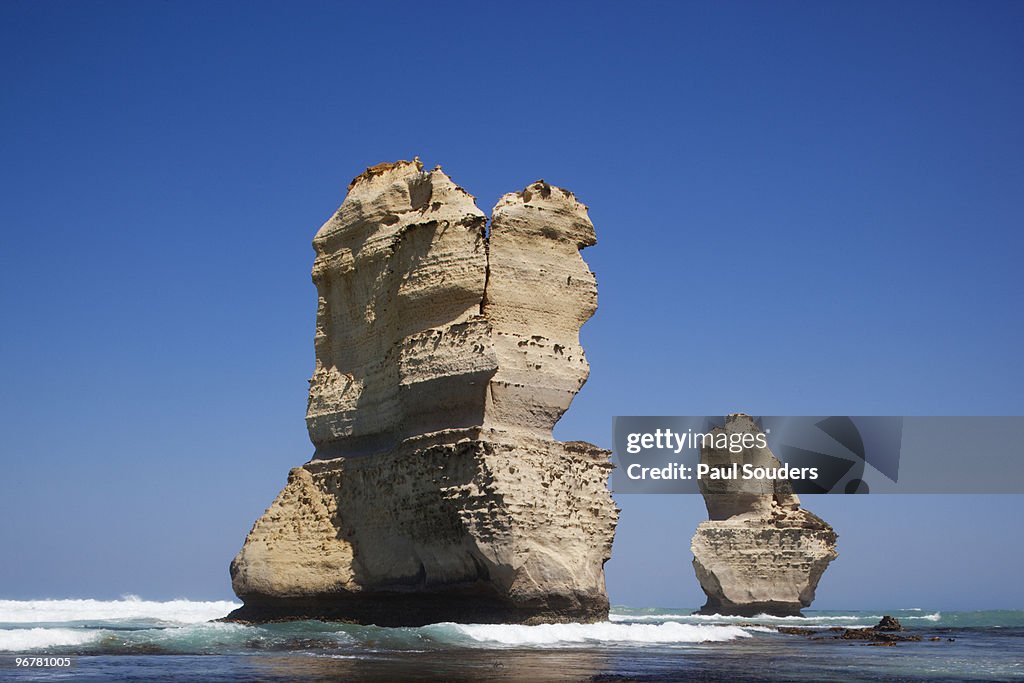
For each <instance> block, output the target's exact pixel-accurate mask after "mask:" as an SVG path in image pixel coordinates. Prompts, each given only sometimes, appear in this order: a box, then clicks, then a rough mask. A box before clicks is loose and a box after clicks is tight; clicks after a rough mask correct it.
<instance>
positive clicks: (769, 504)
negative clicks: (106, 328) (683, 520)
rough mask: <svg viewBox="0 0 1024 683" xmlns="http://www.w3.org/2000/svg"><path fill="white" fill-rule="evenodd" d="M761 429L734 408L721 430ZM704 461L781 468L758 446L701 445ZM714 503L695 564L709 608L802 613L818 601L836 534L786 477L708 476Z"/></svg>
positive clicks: (697, 537)
mask: <svg viewBox="0 0 1024 683" xmlns="http://www.w3.org/2000/svg"><path fill="white" fill-rule="evenodd" d="M721 431H724V432H726V433H728V434H730V435H731V434H760V433H761V431H760V429H759V428H758V426H757V424H756V423H755V422H754V420H753V419H752V418H750V417H748V416H747V415H742V414H737V415H730V416H728V417H727V418H726V421H725V425H724V427H719V428H716V429H715V430H714V433H718V432H721ZM700 461H701V463H703V464H707V465H710V466H711V467H712V468H721V469H722V470H728V469H731V468H732V467H733V465H734V464H739V465H740V466H741V467H742V465H745V464H749V465H751V466H752V467H765V468H778V467H780V466H781V463H780V462H779V460H778V459H777V458H776V457H775V456H774V455H773V454H772V452H771V450H769V449H768V448H767V447H765V448H759V447H757V445H754V446H753V447H749V448H743V450H742V451H741V452H739V453H731V452H730V451H729V450H728V448H723V449H715V448H702V449H701V458H700ZM699 484H700V490H701V493H702V494H703V496H704V503H705V505H706V507H707V510H708V518H709V519H708V521H706V522H701V524H700V525H699V526H698V527H697V532H696V533H695V534H694V535H693V539H692V541H691V545H690V549H691V550H692V551H693V568H694V571H695V572H696V573H697V580H698V581H700V585H701V588H702V589H703V590H704V593H705V594H706V595H707V603H706V604H705V605H704V607H702V608H701V610H700V611H701V612H702V613H704V614H729V615H740V616H754V615H757V614H771V615H778V616H788V615H798V614H800V610H801V609H802V608H804V607H808V606H810V604H811V602H812V601H813V600H814V591H815V589H816V588H817V586H818V580H819V579H820V578H821V575H822V574H823V573H824V572H825V568H826V567H828V564H829V562H831V561H832V560H834V559H835V558H836V557H837V556H838V554H837V553H836V550H835V547H836V533H835V531H833V530H832V527H830V526H829V525H828V524H826V523H825V522H824V521H823V520H822V519H821V518H820V517H818V516H816V515H814V514H812V513H811V512H809V511H807V510H804V509H802V508H801V507H800V499H799V498H797V496H796V494H794V493H793V490H792V487H791V486H790V484H789V482H788V481H786V480H774V481H770V480H762V479H746V480H745V479H742V478H738V479H707V478H701V480H700V482H699Z"/></svg>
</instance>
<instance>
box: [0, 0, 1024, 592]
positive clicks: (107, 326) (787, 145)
mask: <svg viewBox="0 0 1024 683" xmlns="http://www.w3.org/2000/svg"><path fill="white" fill-rule="evenodd" d="M0 60H2V64H3V68H2V69H0V85H2V88H0V149H2V156H3V159H4V163H2V164H0V182H2V186H3V192H2V193H0V226H2V231H3V243H2V244H3V248H2V250H0V305H2V310H3V311H4V324H3V334H2V335H0V420H2V423H0V425H2V433H3V438H2V439H0V463H2V467H3V470H2V471H3V476H2V477H0V517H2V519H3V520H4V523H3V524H2V525H0V547H2V548H4V553H3V561H2V562H0V597H9V598H29V597H100V598H106V597H116V596H118V595H120V594H122V593H136V594H139V595H142V596H144V597H149V598H172V597H178V596H186V597H192V598H221V597H226V596H229V595H230V586H229V581H228V574H227V564H228V562H229V561H230V559H231V557H232V556H233V555H234V553H235V552H236V551H237V549H238V548H239V546H240V544H241V542H242V540H243V538H244V535H245V533H246V532H247V531H248V529H249V527H250V525H251V524H252V522H253V521H254V520H255V518H256V517H257V516H258V515H259V514H260V513H261V512H262V511H263V509H264V508H265V507H266V506H267V505H268V504H269V503H270V501H271V500H272V499H273V496H274V495H275V494H276V492H277V491H278V490H279V488H280V487H281V486H282V485H283V483H284V480H285V476H286V473H287V471H288V469H289V468H290V467H292V466H296V465H298V464H300V463H302V462H304V461H305V460H306V459H307V458H308V457H309V456H310V455H311V452H312V448H311V446H310V444H309V442H308V438H307V436H306V433H305V426H304V423H303V413H304V409H305V398H306V389H307V384H306V379H307V378H308V376H309V375H310V373H311V371H312V367H313V346H312V333H313V319H314V314H315V303H316V302H315V293H314V288H313V286H312V284H311V283H310V279H309V270H310V267H311V264H312V257H313V253H312V250H311V248H310V240H311V239H312V236H313V234H314V232H315V230H316V228H317V227H318V226H319V225H320V224H321V222H322V221H323V220H324V219H325V218H326V217H327V216H329V215H330V214H331V212H333V210H334V209H335V208H336V207H337V205H338V204H339V203H340V202H341V200H342V199H343V196H344V190H345V187H346V185H347V183H348V181H349V180H350V179H351V178H352V176H354V175H355V174H357V173H359V172H360V171H361V170H362V169H363V168H365V167H366V166H369V165H372V164H375V163H378V162H381V161H390V160H395V159H402V158H411V157H412V156H414V155H419V156H420V157H421V158H422V159H423V160H424V162H425V163H426V164H428V165H430V166H432V165H434V164H438V163H440V164H442V165H443V166H444V168H445V170H446V171H447V172H448V173H449V174H450V175H451V176H452V177H453V178H454V179H455V180H456V182H458V183H459V184H461V185H462V186H464V187H466V188H467V189H468V190H469V191H470V192H472V193H473V194H475V195H476V196H477V197H478V200H479V205H480V206H481V208H483V209H484V210H485V211H489V210H490V207H492V206H493V205H494V203H495V202H496V200H497V199H498V197H499V196H500V195H501V194H503V193H504V192H508V191H512V190H517V189H521V188H522V187H524V186H525V185H526V184H528V183H529V182H531V181H533V180H536V179H538V178H541V177H542V178H545V179H546V180H548V181H549V182H551V183H554V184H557V185H561V186H564V187H567V188H569V189H571V190H573V191H574V192H575V193H576V194H577V195H578V196H579V197H580V199H581V200H582V201H584V202H586V203H587V204H588V205H589V206H590V208H591V217H592V218H593V220H594V223H595V225H596V227H597V234H598V239H599V244H598V245H597V246H596V247H593V248H591V249H588V250H587V251H586V252H585V254H584V255H585V257H586V259H587V261H588V262H589V263H590V266H591V268H592V270H594V271H595V272H596V274H597V277H598V282H599V292H600V308H599V310H598V313H597V315H596V316H595V317H594V318H593V319H592V320H591V321H590V322H589V323H588V324H587V325H586V327H585V328H584V331H583V342H584V346H585V348H586V349H587V353H588V356H589V358H590V362H591V366H592V374H591V379H590V381H589V382H588V384H587V385H586V387H585V388H584V390H583V391H582V392H581V394H580V395H579V396H578V397H577V399H576V401H575V402H574V404H573V407H572V408H571V410H570V411H569V413H567V415H566V416H565V418H564V419H563V420H562V422H561V423H560V424H559V425H558V427H557V429H556V434H557V435H558V436H559V437H561V438H564V439H586V440H589V441H592V442H594V443H597V444H599V445H605V446H607V445H609V444H610V438H611V416H612V415H616V414H636V415H639V414H653V415H659V414H680V415H691V414H693V415H705V414H722V413H725V412H735V411H744V412H748V413H752V414H768V415H785V414H796V415H802V414H812V415H818V414H895V415H904V414H906V415H931V414H934V415H945V414H950V415H960V414H963V415H984V414H994V415H1000V414H1021V413H1024V398H1022V392H1021V389H1020V387H1021V386H1022V384H1024V363H1022V362H1021V360H1020V349H1021V347H1022V338H1021V337H1022V334H1021V333H1022V327H1024V326H1022V314H1021V305H1020V300H1021V293H1022V291H1024V276H1022V274H1021V272H1022V271H1021V266H1020V259H1021V253H1022V247H1024V237H1022V230H1021V228H1022V218H1024V191H1022V188H1024V161H1022V159H1024V154H1022V152H1024V126H1022V125H1021V123H1020V122H1021V121H1024V5H1022V4H1020V3H1013V2H987V3H967V2H957V3H950V2H927V3H913V2H908V3H899V4H896V5H893V4H890V3H881V2H859V3H846V4H839V3H830V2H820V3H812V2H801V3H789V2H778V3H746V2H728V3H710V2H708V3H668V2H666V3H655V2H631V3H611V2H608V3H582V2H581V3H571V2H565V3H550V2H545V3H517V4H515V5H514V6H513V5H499V4H498V3H465V4H459V3H403V2H394V3H388V4H387V5H386V6H384V5H381V6H373V3H340V2H338V3H326V2H323V3H322V2H308V3H269V2H255V3H240V2H220V3H186V2H167V3H155V2H150V3H128V2H123V3H118V2H80V3H71V2H49V3H35V2H15V1H10V2H5V3H2V4H0ZM618 502H619V505H620V506H621V507H622V508H623V515H622V522H621V525H620V530H619V534H618V537H617V540H616V547H615V557H614V558H613V560H612V561H611V562H610V563H609V564H608V567H607V568H608V580H609V591H610V594H611V597H612V600H613V601H614V602H618V603H626V604H633V605H663V606H673V605H674V606H684V607H686V606H698V605H699V604H700V603H701V601H702V597H703V596H702V594H701V593H700V590H699V587H698V585H697V582H696V580H695V578H694V576H693V572H692V569H691V567H690V565H689V561H690V560H689V554H688V547H689V538H690V535H691V534H692V531H693V528H694V527H695V526H696V524H697V523H698V522H699V521H700V520H701V519H702V518H703V505H702V503H701V501H700V499H699V498H695V497H687V496H660V497H659V496H638V495H631V496H620V497H619V498H618ZM805 502H806V503H807V504H808V507H809V508H810V509H812V510H814V511H815V512H817V513H819V514H821V515H822V516H824V517H825V518H826V519H827V520H829V521H830V522H832V523H833V525H834V526H835V527H836V529H837V531H839V533H840V553H841V557H840V559H839V560H837V561H836V562H835V563H834V564H833V565H832V567H831V568H830V569H829V571H828V573H826V575H825V578H824V579H823V580H822V583H821V586H820V588H819V593H818V602H817V603H816V604H815V606H816V607H822V608H827V607H837V608H852V607H861V606H864V607H873V606H890V607H937V608H945V609H951V608H956V607H1016V608H1024V593H1022V588H1021V584H1020V581H1019V575H1018V572H1019V567H1020V566H1021V563H1022V561H1024V551H1022V550H1021V548H1020V544H1019V543H1017V542H1015V540H1014V539H1018V538H1019V536H1020V532H1019V529H1018V527H1017V519H1018V517H1019V515H1020V512H1021V508H1022V503H1024V497H1021V496H987V497H986V496H970V497H963V496H891V497H886V496H868V497H864V498H859V499H857V500H854V499H852V498H849V497H845V498H843V497H818V498H814V499H808V500H807V501H805Z"/></svg>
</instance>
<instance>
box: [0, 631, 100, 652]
mask: <svg viewBox="0 0 1024 683" xmlns="http://www.w3.org/2000/svg"><path fill="white" fill-rule="evenodd" d="M101 635H102V632H100V631H85V630H82V629H74V628H19V629H0V652H31V651H32V650H42V649H45V648H49V647H60V646H70V645H85V644H86V643H90V642H92V641H94V640H97V639H99V638H100V637H101Z"/></svg>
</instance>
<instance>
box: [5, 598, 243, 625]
mask: <svg viewBox="0 0 1024 683" xmlns="http://www.w3.org/2000/svg"><path fill="white" fill-rule="evenodd" d="M240 606H241V605H239V604H238V603H234V602H230V601H228V600H219V601H211V602H197V601H192V600H168V601H166V602H156V601H152V600H141V599H139V598H137V597H134V596H126V597H125V598H123V599H121V600H0V623H8V624H31V623H57V622H66V621H110V620H122V619H145V620H153V621H161V622H168V623H174V624H196V623H201V622H204V621H210V620H211V619H219V618H221V617H223V616H227V614H228V612H230V611H231V610H233V609H235V608H237V607H240Z"/></svg>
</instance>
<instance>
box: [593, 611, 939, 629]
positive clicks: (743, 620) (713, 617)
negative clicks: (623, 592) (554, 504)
mask: <svg viewBox="0 0 1024 683" xmlns="http://www.w3.org/2000/svg"><path fill="white" fill-rule="evenodd" d="M903 611H907V610H896V614H897V615H898V618H899V619H900V621H914V620H919V621H932V622H935V621H939V620H940V619H942V613H941V612H934V613H932V614H924V615H916V614H915V615H902V614H899V613H900V612H903ZM881 618H882V615H881V614H832V615H817V614H812V615H809V616H802V617H798V616H786V617H779V616H772V615H770V614H757V615H754V616H752V617H741V616H733V615H724V614H694V613H689V614H678V613H672V612H663V613H657V612H655V613H653V614H650V613H647V614H629V613H623V612H619V613H614V612H613V613H612V614H610V615H609V616H608V619H609V621H612V622H614V623H635V622H645V621H656V622H677V623H697V624H739V625H743V624H750V623H767V624H799V625H800V626H807V627H810V626H815V625H832V624H836V625H842V626H851V627H852V624H853V623H854V622H865V621H870V622H871V623H870V624H869V625H871V626H873V625H875V624H877V623H878V621H879V620H880V619H881ZM847 622H851V623H847Z"/></svg>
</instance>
